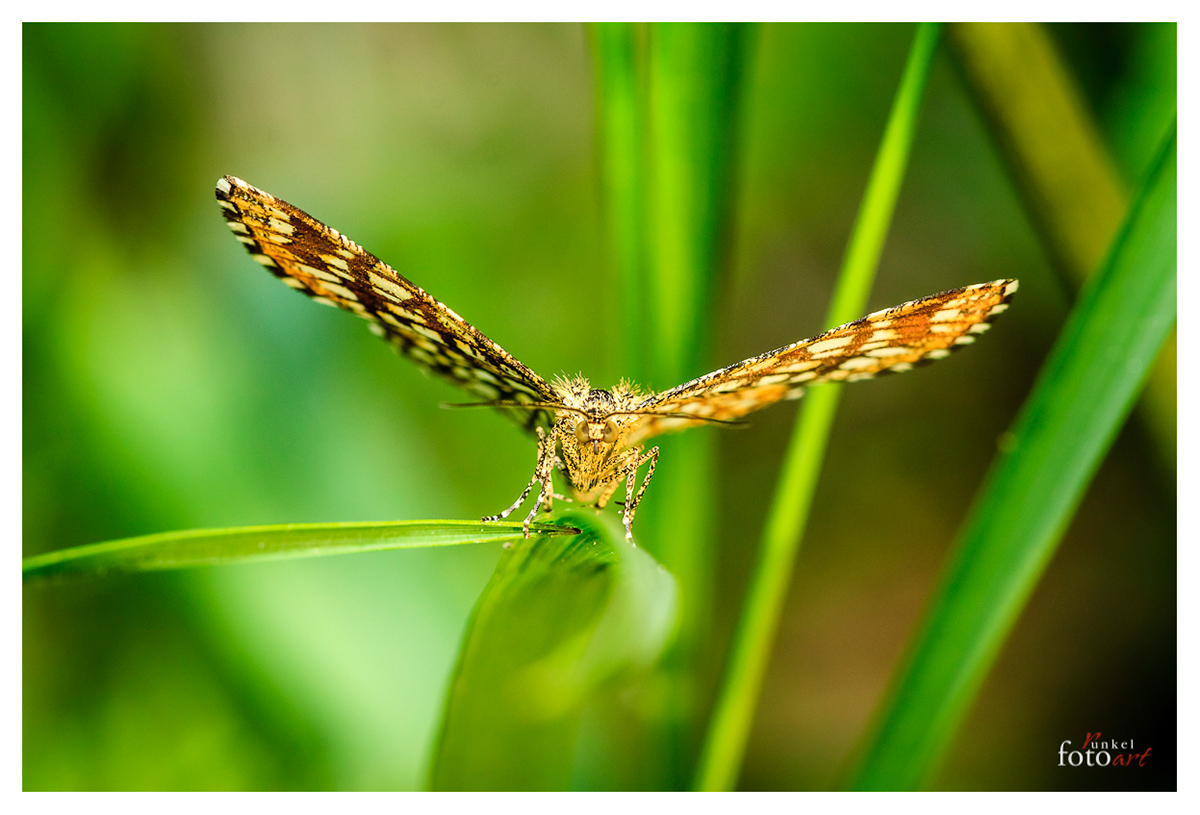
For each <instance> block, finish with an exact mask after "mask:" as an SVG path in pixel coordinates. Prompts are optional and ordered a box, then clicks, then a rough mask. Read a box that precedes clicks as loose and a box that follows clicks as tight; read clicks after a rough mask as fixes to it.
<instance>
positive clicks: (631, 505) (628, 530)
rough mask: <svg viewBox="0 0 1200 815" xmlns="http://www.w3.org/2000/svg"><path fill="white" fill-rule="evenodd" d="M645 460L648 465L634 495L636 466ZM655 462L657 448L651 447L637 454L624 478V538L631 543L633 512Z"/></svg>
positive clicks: (644, 490) (652, 471) (644, 489)
mask: <svg viewBox="0 0 1200 815" xmlns="http://www.w3.org/2000/svg"><path fill="white" fill-rule="evenodd" d="M647 461H648V462H650V466H649V467H648V468H646V477H645V478H643V479H642V486H641V487H640V488H639V489H638V491H637V494H636V495H635V494H634V492H633V486H634V484H636V483H637V471H638V467H641V466H642V465H643V464H645V463H646V462H647ZM656 464H658V448H657V447H651V448H650V450H648V451H647V452H646V453H644V454H642V455H641V456H639V457H638V458H637V460H636V461H634V463H633V464H632V465H631V466H630V467H629V470H628V472H629V475H628V476H626V479H625V517H624V521H625V540H627V541H630V542H631V543H632V542H633V513H635V512H637V505H638V502H639V501H641V500H642V494H643V493H645V492H646V485H648V484H649V483H650V477H651V476H652V475H654V466H655V465H656ZM631 496H632V497H631Z"/></svg>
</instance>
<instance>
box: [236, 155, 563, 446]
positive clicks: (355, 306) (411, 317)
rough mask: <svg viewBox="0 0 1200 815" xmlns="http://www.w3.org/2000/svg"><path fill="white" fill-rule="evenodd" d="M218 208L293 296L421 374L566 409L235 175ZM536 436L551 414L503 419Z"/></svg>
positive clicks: (444, 311)
mask: <svg viewBox="0 0 1200 815" xmlns="http://www.w3.org/2000/svg"><path fill="white" fill-rule="evenodd" d="M217 203H219V204H220V205H221V211H222V214H223V215H224V216H225V220H226V221H228V223H229V228H230V229H231V230H233V235H234V237H235V238H237V239H238V240H239V241H241V242H242V243H243V244H245V246H246V249H247V250H248V251H249V252H250V256H251V257H253V258H254V259H255V260H257V261H258V262H259V263H261V264H262V265H264V266H266V267H267V269H268V270H269V271H270V272H271V273H272V274H274V275H275V276H276V277H278V278H279V279H280V280H282V281H283V282H284V283H286V284H287V285H289V286H291V287H292V288H293V289H297V290H299V291H302V292H304V293H305V294H307V295H308V296H309V297H311V298H312V299H314V300H316V301H317V302H319V303H325V304H327V305H331V306H338V307H339V308H344V309H346V310H347V311H350V312H353V313H355V314H357V315H358V316H359V317H362V318H363V319H365V320H368V321H370V324H371V325H370V328H371V330H372V331H374V332H375V333H376V334H378V335H379V336H381V337H383V338H384V339H386V340H388V341H389V342H390V343H392V345H394V346H395V347H396V348H397V349H398V350H399V351H400V353H402V354H404V355H405V356H407V357H408V358H409V359H411V360H412V361H413V362H415V363H417V365H419V366H421V367H422V368H423V369H425V370H427V371H431V372H433V373H435V374H437V375H438V376H441V377H443V378H445V379H448V380H450V381H451V382H453V383H454V384H456V385H458V386H459V387H461V388H463V389H465V390H467V391H468V392H470V393H471V394H472V395H474V396H476V397H479V398H481V399H482V400H484V401H503V402H507V403H510V404H511V403H512V402H524V403H533V402H538V403H545V402H554V401H557V399H556V397H555V394H554V391H553V390H552V389H551V387H550V385H548V384H547V383H546V381H545V380H544V379H542V378H541V377H540V376H538V375H537V374H536V373H534V372H533V371H531V370H530V369H529V368H527V367H525V365H523V364H521V362H519V361H518V360H517V359H516V358H515V357H513V355H512V354H510V353H508V352H507V351H505V350H504V349H503V348H501V347H500V346H499V345H497V344H496V343H494V342H492V341H491V340H490V339H488V338H487V337H486V336H484V335H483V334H482V333H481V332H480V331H479V329H477V328H475V326H473V325H471V324H470V323H468V322H467V321H466V320H464V319H463V318H462V317H459V316H458V315H457V314H455V313H454V311H452V310H451V309H449V308H447V307H446V306H445V305H443V304H442V303H439V302H438V301H437V300H435V299H434V298H432V297H430V296H429V295H428V294H426V293H425V292H424V291H423V290H422V289H421V288H419V287H417V286H414V285H413V284H412V283H411V282H409V281H408V280H406V279H405V278H404V277H403V276H401V275H400V274H399V273H397V272H396V271H395V270H394V269H392V267H390V266H388V265H387V264H386V263H384V262H383V261H381V260H379V258H377V257H375V256H374V255H372V254H371V253H370V252H368V251H366V250H365V249H363V248H362V247H361V246H359V245H358V244H356V243H355V242H354V241H352V240H350V239H349V238H347V237H345V236H344V235H342V234H340V233H339V232H338V231H337V230H336V229H332V228H330V227H328V226H326V225H325V224H323V223H321V222H320V221H318V220H317V219H316V218H313V217H312V216H311V215H308V214H307V213H305V212H303V211H301V210H299V209H297V208H296V207H294V206H292V205H291V204H289V203H287V202H286V201H282V200H280V199H278V198H276V197H275V196H273V195H270V194H268V193H265V192H263V191H262V190H260V189H258V188H256V187H252V186H250V185H249V184H247V183H246V182H244V181H242V180H241V179H238V178H234V177H233V176H230V175H227V176H225V177H224V178H222V179H221V180H220V181H218V182H217ZM503 410H504V412H506V413H508V414H509V415H510V416H511V417H512V418H514V419H516V420H517V421H518V422H519V423H521V424H523V425H524V426H525V427H526V428H532V427H533V426H534V425H535V424H538V423H544V422H545V421H546V419H547V416H546V413H545V411H544V410H538V409H533V408H529V409H526V408H519V407H518V408H512V407H507V408H504V409H503Z"/></svg>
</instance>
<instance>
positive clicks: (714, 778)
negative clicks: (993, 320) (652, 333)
mask: <svg viewBox="0 0 1200 815" xmlns="http://www.w3.org/2000/svg"><path fill="white" fill-rule="evenodd" d="M937 40H938V26H936V25H928V24H927V25H922V26H920V27H919V28H918V29H917V34H916V38H915V40H914V41H913V46H912V50H911V51H910V53H909V57H908V63H907V65H906V66H905V69H904V75H903V77H902V79H901V81H900V87H899V90H898V91H897V93H896V99H895V102H894V103H893V106H892V112H891V115H890V117H889V119H888V124H887V129H886V131H885V132H884V136H883V141H882V142H881V144H880V147H879V153H878V154H877V156H876V158H875V165H874V167H873V168H872V170H871V177H870V180H869V182H868V184H867V190H866V193H865V194H864V196H863V203H862V207H861V208H860V210H859V213H858V218H857V220H856V222H855V225H854V231H853V233H852V234H851V237H850V242H849V244H848V245H847V249H846V255H845V258H844V259H843V263H842V270H841V273H840V276H839V278H838V284H837V289H836V291H835V293H834V297H833V301H832V303H831V305H830V309H829V314H828V317H827V320H826V327H829V328H832V327H834V326H836V325H840V324H842V323H845V322H848V321H850V320H853V319H856V318H857V317H860V316H861V315H862V313H863V312H864V311H865V310H866V304H867V296H868V294H869V292H870V289H871V283H872V281H873V280H874V277H875V268H876V266H877V264H878V261H879V255H880V253H881V252H882V250H883V244H884V241H885V239H886V238H887V232H888V227H889V225H890V223H891V217H892V212H893V211H894V209H895V204H896V198H897V196H898V195H899V193H900V185H901V182H902V181H903V178H904V171H905V167H906V166H907V163H908V155H909V151H910V147H911V145H912V139H913V132H914V130H915V128H916V123H917V116H918V112H919V109H920V102H921V97H922V95H923V93H924V89H925V85H926V82H927V80H928V77H929V71H930V68H931V66H932V63H933V57H934V54H935V51H936V48H937ZM840 394H841V388H840V386H837V385H824V386H822V387H820V388H814V389H813V390H812V391H811V392H810V393H809V395H807V396H806V397H805V399H804V403H803V404H802V405H801V409H800V418H799V421H798V423H797V425H796V430H795V432H794V433H793V435H792V440H791V443H790V445H789V447H788V451H787V454H786V457H785V461H784V467H783V472H782V473H781V475H780V480H779V484H778V487H777V488H776V492H775V498H774V502H773V503H772V506H771V510H770V515H769V517H768V520H767V524H766V528H765V530H764V534H763V540H762V542H761V544H760V548H759V552H760V555H759V560H758V563H757V564H756V566H755V571H754V575H753V577H752V578H751V584H750V588H749V590H748V594H747V598H746V605H745V608H744V609H743V611H742V616H741V618H740V620H739V622H738V628H737V631H736V633H735V635H734V644H733V650H732V653H731V655H730V659H729V664H728V667H727V669H726V675H725V678H724V681H723V684H722V687H721V691H720V695H719V697H718V699H717V706H716V709H715V712H714V714H713V719H712V723H711V725H710V727H709V731H708V734H707V737H706V740H705V744H704V749H703V753H702V754H701V758H700V764H699V767H698V769H697V773H696V778H695V782H694V783H695V788H696V789H699V790H728V789H732V788H733V786H734V785H735V784H736V782H737V775H738V770H739V768H740V767H741V763H742V755H743V753H744V751H745V746H746V738H747V736H748V734H749V732H750V724H751V720H752V718H753V715H754V708H755V704H756V702H757V700H758V693H759V689H760V687H761V685H762V679H763V675H764V674H765V672H766V668H767V661H768V659H769V657H770V653H771V647H772V645H773V643H774V641H775V633H776V631H777V629H778V627H779V616H780V614H781V613H782V609H783V603H784V600H785V599H786V596H787V588H788V583H789V581H790V580H791V575H792V565H793V563H794V562H795V559H796V554H797V552H798V551H799V548H800V541H801V539H802V537H803V534H804V526H805V524H806V522H807V520H808V513H809V508H810V507H811V504H812V497H813V492H814V490H815V488H816V484H817V479H818V476H819V474H820V467H821V462H822V460H823V459H824V454H825V445H826V441H827V440H828V438H829V429H830V427H832V425H833V418H834V415H835V413H836V411H837V403H838V398H839V396H840Z"/></svg>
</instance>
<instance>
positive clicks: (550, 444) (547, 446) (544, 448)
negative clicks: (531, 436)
mask: <svg viewBox="0 0 1200 815" xmlns="http://www.w3.org/2000/svg"><path fill="white" fill-rule="evenodd" d="M558 436H559V427H558V425H555V426H554V427H553V428H551V430H550V433H549V435H547V434H546V432H545V431H544V430H542V428H540V427H539V428H537V437H538V460H537V466H535V467H534V470H533V478H531V479H529V483H528V484H526V485H525V489H524V490H523V491H522V492H521V495H520V497H519V498H517V500H516V501H513V503H512V505H511V506H509V507H508V509H506V510H504V511H503V512H501V513H500V514H498V515H489V516H487V517H486V518H484V519H483V520H484V521H501V520H504V519H505V518H507V517H508V516H509V515H511V514H512V513H513V512H515V511H516V509H517V507H519V506H521V504H523V503H525V499H526V498H528V497H529V493H530V492H532V491H533V487H534V485H535V484H541V490H540V491H539V492H538V497H537V500H536V501H535V502H534V505H533V512H531V513H530V514H529V517H528V518H526V519H525V524H524V532H525V537H527V538H528V537H529V523H530V521H532V520H533V517H534V516H535V515H537V511H538V508H539V507H540V506H541V505H542V500H543V498H545V497H546V494H547V493H548V492H553V490H552V489H551V483H550V474H551V472H553V470H554V461H555V458H556V457H555V455H554V448H555V446H556V445H557V444H558ZM547 503H548V502H547ZM507 546H508V544H505V547H506V548H507Z"/></svg>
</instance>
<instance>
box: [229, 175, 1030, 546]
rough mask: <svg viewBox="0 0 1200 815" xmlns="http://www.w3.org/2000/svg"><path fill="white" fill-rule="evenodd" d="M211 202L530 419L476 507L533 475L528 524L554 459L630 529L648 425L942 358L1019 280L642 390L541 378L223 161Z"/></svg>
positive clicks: (469, 384)
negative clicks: (515, 474) (521, 449)
mask: <svg viewBox="0 0 1200 815" xmlns="http://www.w3.org/2000/svg"><path fill="white" fill-rule="evenodd" d="M217 202H218V203H219V204H220V205H221V209H222V211H223V213H224V215H225V219H226V220H227V221H228V222H229V228H230V229H232V230H233V234H234V237H236V238H237V239H238V240H239V241H241V242H242V243H243V244H245V246H246V249H247V250H249V252H250V255H251V256H252V257H253V258H254V259H255V260H257V261H258V262H259V263H261V264H263V265H264V266H266V267H267V268H268V269H269V270H270V271H271V272H272V273H273V274H274V275H275V276H276V277H278V278H279V279H280V280H282V281H283V282H284V283H286V284H287V285H289V286H291V287H292V288H294V289H298V290H300V291H302V292H304V293H305V294H307V295H308V296H309V297H311V298H312V299H314V300H316V301H317V302H319V303H325V304H326V305H330V306H338V307H340V308H344V309H346V310H347V311H352V312H354V313H355V314H357V315H358V316H359V317H362V318H364V319H366V320H368V321H370V328H371V330H373V331H374V332H375V333H376V334H378V335H379V336H381V337H383V338H384V339H386V340H388V341H389V342H390V343H392V344H393V345H394V346H396V348H397V349H398V350H399V351H400V353H402V354H404V355H405V356H407V357H409V358H410V359H412V360H413V361H414V362H416V363H417V364H418V365H420V366H421V367H422V368H424V369H426V370H428V371H432V372H433V373H435V374H438V375H439V376H442V377H445V378H446V379H449V380H450V381H452V382H454V383H455V384H456V385H458V386H459V387H461V388H464V389H465V390H467V391H468V392H470V393H471V394H473V395H474V396H477V397H479V398H481V399H483V400H484V401H483V402H480V403H477V404H481V405H486V406H491V407H495V408H497V409H500V410H502V411H504V412H505V413H507V414H509V415H510V416H511V417H512V418H514V419H516V420H517V421H518V422H519V423H520V424H521V425H523V426H524V427H525V428H526V429H527V430H534V431H536V433H537V438H538V452H537V466H536V467H535V468H534V471H533V478H531V479H530V480H529V484H528V485H527V486H526V487H525V489H524V491H523V492H522V493H521V495H520V497H519V498H517V500H516V501H514V502H513V504H512V506H510V507H508V509H506V510H504V511H503V512H501V513H500V514H498V515H492V516H489V517H487V518H484V520H485V521H498V520H500V519H502V518H507V517H508V516H509V515H510V514H511V513H512V512H514V511H515V510H516V509H517V508H518V507H520V506H521V504H523V503H524V502H525V499H526V498H527V497H529V493H530V492H531V491H532V490H533V488H534V487H537V488H538V494H537V498H536V499H535V501H534V506H533V509H532V510H531V511H530V512H529V515H528V516H526V518H525V523H524V525H523V529H524V532H525V537H529V524H530V522H531V521H533V519H534V517H535V516H536V515H537V511H538V508H539V507H544V508H546V509H549V508H550V505H551V502H552V500H553V498H554V489H553V485H552V474H553V472H554V470H555V469H559V470H563V471H565V473H566V476H567V478H568V479H569V480H570V482H571V486H572V487H573V489H574V492H575V496H576V500H578V501H581V502H583V503H586V504H592V505H594V506H596V507H598V508H603V507H604V505H605V504H607V503H608V501H609V499H610V498H612V496H613V493H615V492H616V490H617V488H618V487H619V486H620V485H621V483H622V482H624V484H625V507H624V513H623V518H622V520H623V521H624V523H625V535H626V537H628V538H631V539H632V537H633V515H634V513H635V512H636V511H637V506H638V503H639V502H640V501H641V500H642V495H643V494H644V493H645V492H646V485H647V484H649V483H650V477H651V476H652V475H653V474H654V466H655V464H656V463H657V462H658V448H657V447H652V448H650V449H649V450H646V449H645V442H646V441H647V440H648V439H651V438H653V437H654V436H657V435H658V434H660V433H666V432H669V431H674V430H682V429H684V428H688V427H693V426H695V425H699V424H706V423H707V424H730V423H736V422H737V420H738V419H740V418H741V417H742V416H745V415H746V414H748V413H752V412H753V411H756V410H759V409H761V408H764V407H766V406H767V405H770V404H772V403H774V402H778V401H779V400H781V399H796V398H798V397H799V396H800V395H801V393H802V387H801V386H803V385H806V384H816V383H818V382H835V381H840V380H844V381H847V382H854V381H856V380H859V379H869V378H871V377H873V376H876V375H878V374H883V373H896V372H900V371H907V370H909V369H911V368H912V367H913V366H915V365H917V364H919V363H923V362H929V361H932V360H935V359H941V358H942V357H945V356H948V355H949V354H950V352H951V351H952V350H954V349H955V348H959V347H962V346H964V345H969V344H970V343H972V342H974V341H975V337H976V335H978V334H981V333H983V332H984V331H986V330H987V329H988V324H989V321H990V320H991V319H992V318H993V317H995V316H996V315H997V314H999V313H1000V312H1002V311H1004V310H1005V309H1006V308H1008V306H1007V302H1008V299H1009V298H1010V297H1011V296H1012V294H1013V292H1015V291H1016V290H1017V281H1015V280H994V281H992V282H991V283H977V284H976V285H974V286H966V287H965V288H961V289H954V290H952V291H947V292H942V293H941V294H934V295H931V296H929V297H922V298H921V299H920V300H913V301H912V302H909V303H904V304H902V305H899V306H895V307H894V308H890V309H886V310H884V311H877V312H875V313H874V314H868V315H867V316H866V317H863V318H862V319H860V320H855V321H854V322H852V323H847V324H846V325H843V326H839V327H838V328H834V329H832V330H830V331H826V332H825V333H824V334H819V335H817V336H815V337H812V338H811V339H807V340H800V341H799V342H795V343H792V344H791V345H785V346H784V347H782V348H777V349H775V350H774V351H768V352H767V353H765V354H760V355H759V356H757V357H751V358H750V359H747V360H743V361H741V362H738V363H736V364H734V365H730V366H729V367H727V368H722V369H721V370H719V371H713V372H712V373H710V374H705V375H704V376H702V377H700V378H699V379H693V380H692V381H691V382H685V383H684V384H682V385H679V386H678V387H675V388H672V389H671V390H668V391H662V392H661V393H653V394H646V393H642V392H641V391H639V390H638V389H637V387H636V386H634V385H632V384H630V383H627V382H621V383H619V384H618V385H616V386H615V387H614V388H612V389H611V390H601V389H599V388H593V387H592V386H591V385H590V384H588V381H587V380H586V379H583V378H582V377H576V378H574V379H565V378H556V379H555V380H554V381H553V382H547V381H546V380H544V379H542V377H540V376H538V375H537V374H536V373H534V372H533V371H532V370H530V369H529V368H527V367H526V366H525V365H523V364H522V363H521V362H519V361H518V360H517V359H516V358H515V357H513V356H512V354H510V353H508V352H507V351H505V350H504V349H503V348H501V347H500V346H499V345H497V344H496V343H494V342H492V341H491V340H490V339H488V338H487V337H485V336H484V335H483V334H482V333H481V332H480V331H479V329H477V328H475V326H473V325H471V324H470V323H468V322H467V321H466V320H464V319H463V318H462V317H459V316H458V315H457V314H455V313H454V311H453V310H451V309H450V308H448V307H447V306H445V305H443V304H442V303H439V302H438V301H437V300H435V299H433V298H432V297H430V296H429V295H428V294H426V293H425V292H424V290H422V289H420V288H418V287H417V286H414V285H413V284H412V283H410V282H409V281H408V280H406V279H405V278H404V277H402V276H401V275H400V274H398V273H397V272H396V271H395V270H394V269H392V268H391V267H390V266H388V265H387V264H386V263H384V262H383V261H381V260H379V259H378V258H376V257H375V256H374V255H372V254H371V253H370V252H367V251H366V250H364V249H363V248H362V247H361V246H359V245H358V244H356V243H354V242H353V241H351V240H350V239H348V238H346V237H345V236H343V235H342V234H341V233H339V232H338V231H337V230H335V229H332V228H330V227H328V226H326V225H325V224H323V223H321V222H320V221H318V220H317V219H315V218H313V217H312V216H310V215H308V214H307V213H304V212H302V211H300V210H299V209H297V208H296V207H294V206H292V205H291V204H289V203H287V202H286V201H281V200H280V199H278V198H276V197H274V196H272V195H269V194H267V193H265V192H263V191H262V190H260V189H257V188H255V187H252V186H250V185H249V184H247V183H246V182H244V181H241V180H240V179H237V178H234V177H233V176H228V175H227V176H225V177H224V178H222V179H221V180H220V181H218V182H217ZM559 450H561V451H562V455H561V457H560V456H559V455H558V451H559ZM643 464H645V465H647V467H646V475H645V477H644V478H643V479H642V482H641V486H640V487H638V483H637V476H638V469H639V468H640V467H641V466H642V465H643ZM635 487H637V491H636V492H635V491H634V488H635Z"/></svg>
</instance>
